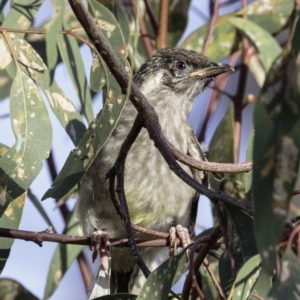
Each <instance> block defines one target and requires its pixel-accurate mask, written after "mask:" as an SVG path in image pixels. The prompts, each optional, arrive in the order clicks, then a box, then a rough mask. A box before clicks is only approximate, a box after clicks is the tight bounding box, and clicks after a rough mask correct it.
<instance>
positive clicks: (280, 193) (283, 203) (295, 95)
mask: <svg viewBox="0 0 300 300" xmlns="http://www.w3.org/2000/svg"><path fill="white" fill-rule="evenodd" d="M299 30H300V26H299V22H298V24H297V27H296V31H295V37H294V39H298V33H299ZM299 56H300V52H299V49H295V48H294V49H292V52H290V51H285V53H284V54H283V55H282V56H280V57H279V58H278V59H277V60H276V62H275V63H274V65H273V67H272V69H271V70H270V72H269V74H268V76H267V79H266V82H265V84H264V86H263V89H262V91H261V94H260V96H259V98H258V101H257V103H256V106H255V111H254V130H255V136H254V146H253V178H252V179H253V181H252V182H253V198H254V210H255V234H256V241H257V247H258V249H259V251H260V253H261V255H262V258H263V265H264V267H265V268H266V269H267V271H268V272H269V274H272V273H273V269H274V266H275V260H276V249H277V244H278V243H279V242H280V239H281V235H282V230H283V226H284V223H285V221H286V217H287V214H288V211H289V203H290V200H291V196H292V192H293V189H294V184H295V181H296V178H297V174H298V171H299V156H300V155H299V153H300V130H299V128H300V103H299V98H300V93H299V82H298V78H299V74H300V73H299V72H300V65H299V64H300V60H299ZM266 221H267V222H268V226H266Z"/></svg>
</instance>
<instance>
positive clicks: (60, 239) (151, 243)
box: [0, 228, 210, 247]
mask: <svg viewBox="0 0 300 300" xmlns="http://www.w3.org/2000/svg"><path fill="white" fill-rule="evenodd" d="M0 237H3V238H11V239H18V240H24V241H31V242H34V243H36V244H37V245H39V246H42V245H43V242H54V243H59V244H68V245H83V246H89V245H90V244H91V238H90V237H83V236H75V235H67V234H58V233H50V232H49V231H48V230H43V231H41V232H36V231H27V230H18V229H10V228H0ZM209 241H210V239H209V238H208V237H206V238H205V239H203V240H202V243H204V244H205V243H206V242H209ZM109 242H110V245H111V247H128V246H129V243H128V239H124V238H111V239H109ZM135 242H136V243H137V245H138V247H170V240H169V239H168V238H164V239H151V238H150V239H140V238H138V239H135ZM176 243H177V244H178V246H179V247H182V245H181V241H180V240H179V239H176Z"/></svg>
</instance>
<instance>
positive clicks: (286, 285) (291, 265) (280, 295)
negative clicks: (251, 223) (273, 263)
mask: <svg viewBox="0 0 300 300" xmlns="http://www.w3.org/2000/svg"><path fill="white" fill-rule="evenodd" d="M299 277H300V263H299V259H298V258H297V257H296V255H295V254H294V253H293V252H292V250H291V249H290V248H287V249H286V251H285V253H284V255H283V257H282V262H281V271H280V277H279V278H278V279H277V280H276V281H275V282H274V285H273V288H272V290H271V291H270V293H269V295H268V297H267V298H266V299H269V300H271V299H278V300H279V299H289V300H298V299H300V286H299Z"/></svg>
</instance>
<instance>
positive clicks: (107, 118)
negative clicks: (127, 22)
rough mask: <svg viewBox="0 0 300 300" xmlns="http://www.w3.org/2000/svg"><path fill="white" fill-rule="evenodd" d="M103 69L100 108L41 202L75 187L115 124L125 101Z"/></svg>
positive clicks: (116, 84)
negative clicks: (102, 98) (103, 81)
mask: <svg viewBox="0 0 300 300" xmlns="http://www.w3.org/2000/svg"><path fill="white" fill-rule="evenodd" d="M119 58H120V59H121V61H122V62H123V64H124V65H125V66H126V65H127V68H129V65H128V62H127V61H126V60H125V58H124V57H123V56H122V55H120V56H119ZM104 69H105V72H106V79H105V80H106V85H105V99H106V100H105V103H104V106H103V109H102V111H101V113H100V114H99V115H98V116H97V118H96V119H95V120H94V121H93V122H92V123H91V124H90V125H89V128H88V130H87V131H86V133H85V134H84V136H83V138H82V139H81V140H80V142H79V144H78V146H77V148H76V149H74V150H72V151H71V152H70V154H69V156H68V158H67V160H66V162H65V164H64V166H63V168H62V170H61V172H60V173H59V174H58V176H57V178H56V179H55V181H54V183H53V185H52V187H51V188H50V189H49V190H48V191H47V192H46V193H45V195H44V196H43V198H42V199H43V200H44V199H46V198H48V197H53V198H56V199H57V198H61V197H62V196H63V195H65V194H66V193H67V192H68V191H69V190H70V189H71V188H72V187H73V186H74V185H75V184H77V182H78V181H79V180H80V178H81V177H82V175H83V174H84V172H85V171H86V170H87V169H88V168H89V166H90V165H91V164H92V162H93V160H94V158H95V157H96V155H97V154H98V153H99V151H100V149H101V147H102V146H103V145H104V143H105V142H106V140H107V139H108V138H109V136H110V135H111V133H112V132H113V130H114V128H115V127H116V124H117V123H118V120H119V118H120V116H121V113H122V111H123V108H124V106H125V103H126V101H127V98H126V96H124V95H122V92H121V89H120V87H119V85H118V83H117V82H116V80H115V78H114V77H113V76H112V74H111V73H110V72H109V71H108V68H107V67H106V66H105V68H104Z"/></svg>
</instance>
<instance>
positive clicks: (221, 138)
mask: <svg viewBox="0 0 300 300" xmlns="http://www.w3.org/2000/svg"><path fill="white" fill-rule="evenodd" d="M233 113H234V110H233V104H232V103H231V102H228V107H227V110H226V113H225V115H224V117H223V118H222V120H221V122H220V123H219V125H218V127H217V129H216V130H215V132H214V135H213V136H212V139H211V141H210V143H209V154H208V160H209V161H217V162H223V163H232V162H234V156H233V142H234V141H233V131H234V117H233Z"/></svg>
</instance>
